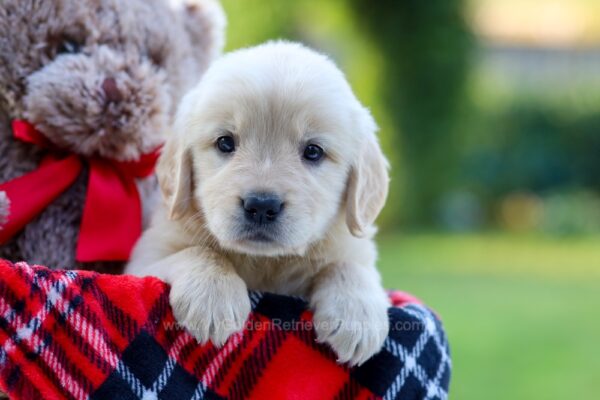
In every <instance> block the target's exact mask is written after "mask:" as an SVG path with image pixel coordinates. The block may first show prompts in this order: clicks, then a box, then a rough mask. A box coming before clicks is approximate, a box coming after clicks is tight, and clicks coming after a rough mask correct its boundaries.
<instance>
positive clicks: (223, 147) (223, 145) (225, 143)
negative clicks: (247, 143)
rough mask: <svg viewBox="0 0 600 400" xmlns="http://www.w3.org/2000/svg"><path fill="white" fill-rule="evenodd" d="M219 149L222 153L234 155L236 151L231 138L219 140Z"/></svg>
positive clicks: (226, 137) (224, 137)
mask: <svg viewBox="0 0 600 400" xmlns="http://www.w3.org/2000/svg"><path fill="white" fill-rule="evenodd" d="M217 149H219V151H220V152H221V153H233V152H234V151H235V141H234V140H233V137H231V136H221V137H220V138H218V139H217Z"/></svg>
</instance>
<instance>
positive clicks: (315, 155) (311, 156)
mask: <svg viewBox="0 0 600 400" xmlns="http://www.w3.org/2000/svg"><path fill="white" fill-rule="evenodd" d="M324 155H325V152H324V151H323V149H322V148H321V147H320V146H317V145H316V144H309V145H308V146H306V148H305V149H304V154H303V155H302V156H303V157H304V159H305V160H307V161H311V162H317V161H319V160H321V158H323V156H324Z"/></svg>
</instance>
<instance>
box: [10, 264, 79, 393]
mask: <svg viewBox="0 0 600 400" xmlns="http://www.w3.org/2000/svg"><path fill="white" fill-rule="evenodd" d="M26 268H27V269H28V270H26V272H28V273H30V274H31V275H32V276H33V277H34V279H33V281H34V284H37V286H38V287H40V288H41V289H42V290H43V291H44V292H46V293H48V295H47V297H46V301H45V302H44V306H43V307H42V308H41V309H40V311H39V312H38V313H37V314H36V315H35V316H33V317H32V318H31V319H30V320H29V321H24V320H23V319H22V318H21V316H16V314H15V313H14V312H13V311H12V310H10V308H11V305H10V304H8V303H7V302H6V300H5V299H0V313H1V314H3V316H4V317H5V319H6V320H7V321H8V322H9V323H10V324H12V326H13V328H14V329H15V332H16V335H14V336H13V337H11V338H10V339H8V340H7V341H6V342H5V343H4V345H3V347H2V352H1V353H2V355H1V357H2V358H3V359H5V358H6V357H7V356H9V355H10V354H11V353H13V352H14V351H16V349H17V347H18V346H19V345H20V344H21V343H22V344H24V345H27V347H29V348H30V349H31V351H33V352H34V353H35V354H38V355H39V356H40V357H41V358H42V359H43V360H44V362H45V363H46V365H48V366H49V367H50V368H52V370H53V371H54V372H55V373H56V375H57V377H58V379H59V380H60V381H61V382H62V383H63V385H64V386H63V388H64V389H65V390H67V391H68V392H69V393H70V394H71V395H72V396H73V397H75V398H76V399H85V398H86V397H87V396H86V393H85V391H84V389H83V388H82V387H81V386H80V385H79V384H78V383H77V381H76V380H75V379H73V377H72V376H70V375H69V373H68V372H67V371H66V370H65V369H64V368H63V366H62V364H61V362H60V361H59V359H58V358H57V356H56V354H54V353H53V352H52V351H51V350H50V349H49V348H48V346H47V343H45V342H44V340H43V338H42V337H41V336H40V332H39V329H40V327H41V326H42V325H43V323H44V321H45V320H46V318H47V317H48V315H49V314H50V312H51V311H52V309H56V310H57V311H58V312H59V313H60V314H61V315H62V316H63V317H65V319H67V318H69V317H70V315H71V314H72V312H73V309H72V308H71V307H70V303H69V302H68V301H66V300H64V293H65V291H66V289H67V287H68V286H69V284H71V283H72V282H73V280H74V279H75V277H76V276H77V274H76V273H75V272H73V271H69V272H67V273H65V274H64V275H62V276H61V278H60V279H59V280H57V281H55V282H50V281H48V280H41V282H40V281H39V280H38V279H37V275H36V274H35V272H34V271H32V269H31V268H30V267H28V266H27V267H26Z"/></svg>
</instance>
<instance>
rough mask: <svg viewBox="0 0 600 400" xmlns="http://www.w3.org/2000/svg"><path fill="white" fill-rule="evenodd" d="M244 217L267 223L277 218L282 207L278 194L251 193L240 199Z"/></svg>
mask: <svg viewBox="0 0 600 400" xmlns="http://www.w3.org/2000/svg"><path fill="white" fill-rule="evenodd" d="M242 205H243V207H244V213H245V214H246V219H247V220H249V221H251V222H255V223H258V224H267V223H269V222H273V221H275V220H276V219H277V216H278V215H279V213H281V210H282V209H283V202H282V201H281V199H280V198H279V196H277V195H274V194H270V193H260V194H251V195H249V196H248V197H246V198H244V199H243V200H242Z"/></svg>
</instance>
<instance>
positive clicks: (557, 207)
mask: <svg viewBox="0 0 600 400" xmlns="http://www.w3.org/2000/svg"><path fill="white" fill-rule="evenodd" d="M540 222H541V223H540V226H539V228H540V230H541V231H543V232H546V233H552V234H559V235H565V234H591V233H600V196H598V195H597V194H595V193H592V192H587V191H576V192H564V193H556V194H552V195H550V196H548V197H547V198H545V199H544V202H543V214H542V219H541V221H540Z"/></svg>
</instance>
